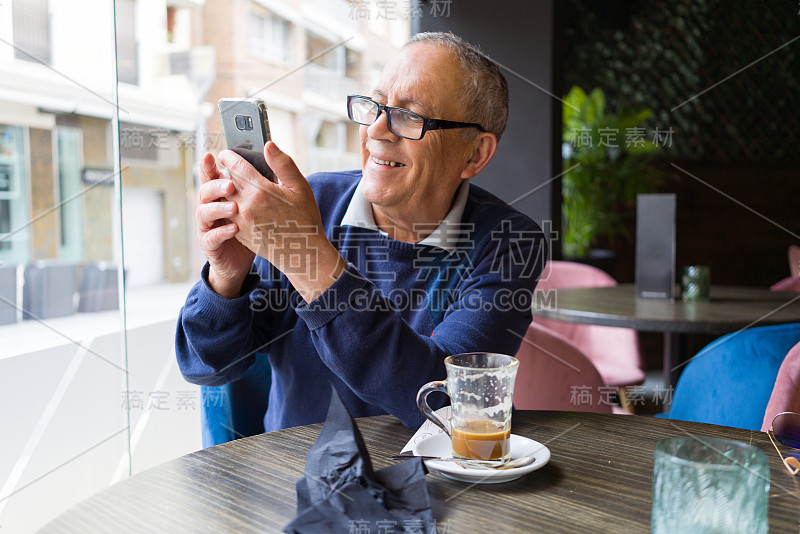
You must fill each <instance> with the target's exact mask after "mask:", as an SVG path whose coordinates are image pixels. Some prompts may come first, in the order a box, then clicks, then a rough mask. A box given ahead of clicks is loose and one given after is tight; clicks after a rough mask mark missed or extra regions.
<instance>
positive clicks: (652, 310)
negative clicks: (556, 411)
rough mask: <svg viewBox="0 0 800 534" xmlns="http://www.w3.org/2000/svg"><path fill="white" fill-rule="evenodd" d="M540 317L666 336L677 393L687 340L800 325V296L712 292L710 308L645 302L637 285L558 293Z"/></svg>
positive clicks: (667, 370) (667, 362) (538, 310)
mask: <svg viewBox="0 0 800 534" xmlns="http://www.w3.org/2000/svg"><path fill="white" fill-rule="evenodd" d="M533 314H534V315H535V316H537V317H543V318H546V319H554V320H556V321H565V322H568V323H580V324H595V325H600V326H617V327H622V328H633V329H634V330H639V331H642V332H663V333H664V334H665V335H664V362H663V368H664V384H665V385H667V386H672V387H674V386H675V384H676V383H677V380H678V376H679V375H680V371H681V369H682V365H681V364H683V363H685V362H686V361H687V359H688V356H689V355H687V354H686V335H687V334H720V335H722V334H727V333H729V332H735V331H737V330H741V329H744V328H750V327H753V326H766V325H772V324H783V323H794V322H800V295H798V294H795V293H784V292H777V291H770V290H768V289H762V288H751V287H725V286H712V287H711V299H710V300H709V301H708V302H683V301H682V300H680V299H675V300H661V299H642V298H637V297H636V288H635V286H634V284H620V285H618V286H614V287H591V288H576V289H559V290H557V293H556V299H555V307H554V308H548V307H545V306H535V307H534V310H533Z"/></svg>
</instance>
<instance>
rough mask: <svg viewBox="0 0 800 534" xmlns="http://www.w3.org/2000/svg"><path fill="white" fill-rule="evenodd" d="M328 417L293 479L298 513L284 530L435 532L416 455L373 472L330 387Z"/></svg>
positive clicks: (297, 533) (303, 533) (292, 533)
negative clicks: (300, 474) (302, 473)
mask: <svg viewBox="0 0 800 534" xmlns="http://www.w3.org/2000/svg"><path fill="white" fill-rule="evenodd" d="M331 389H332V390H333V391H332V393H331V403H330V407H329V408H328V416H327V418H326V419H325V424H324V425H323V427H322V430H321V431H320V433H319V437H318V438H317V441H316V442H315V443H314V445H313V446H312V447H311V450H310V451H309V453H308V456H307V457H306V467H305V476H304V477H303V478H299V479H297V483H296V488H297V517H295V518H294V519H293V520H292V521H291V522H289V523H288V524H287V525H286V526H284V527H283V531H284V532H287V533H289V534H317V533H320V534H321V533H329V532H330V533H346V532H359V533H362V532H363V533H366V532H370V533H373V532H375V533H377V532H405V533H408V534H411V533H414V534H417V533H419V534H436V525H435V521H434V518H433V511H432V510H431V502H430V497H429V495H428V487H427V486H426V485H425V473H426V472H427V471H426V470H425V465H424V464H423V463H422V460H420V459H418V458H417V459H413V460H407V461H405V462H402V463H399V464H396V465H393V466H391V467H387V468H385V469H381V470H380V471H374V470H373V468H372V462H371V461H370V458H369V453H368V452H367V448H366V446H365V445H364V439H363V438H362V437H361V432H359V430H358V426H357V425H356V423H355V421H354V420H353V418H352V417H351V415H350V413H349V412H348V411H347V408H345V406H344V404H343V403H342V400H341V398H339V395H338V394H337V393H336V390H335V389H333V388H331Z"/></svg>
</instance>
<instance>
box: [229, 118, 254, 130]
mask: <svg viewBox="0 0 800 534" xmlns="http://www.w3.org/2000/svg"><path fill="white" fill-rule="evenodd" d="M234 122H235V123H236V127H237V128H238V129H240V130H244V131H250V130H252V129H253V117H251V116H249V115H236V118H235V119H234Z"/></svg>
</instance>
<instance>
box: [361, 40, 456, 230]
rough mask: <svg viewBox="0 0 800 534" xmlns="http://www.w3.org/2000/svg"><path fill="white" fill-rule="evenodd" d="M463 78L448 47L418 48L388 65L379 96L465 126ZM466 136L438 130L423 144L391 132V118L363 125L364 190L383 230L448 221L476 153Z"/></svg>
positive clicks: (428, 134) (383, 100) (375, 93)
mask: <svg viewBox="0 0 800 534" xmlns="http://www.w3.org/2000/svg"><path fill="white" fill-rule="evenodd" d="M461 76H462V72H461V68H460V65H459V64H458V63H457V61H456V60H455V59H454V58H452V57H451V56H450V54H449V53H448V52H447V51H446V49H444V48H442V47H439V46H436V45H432V44H428V43H414V44H411V45H408V46H406V47H405V48H404V49H403V50H402V51H401V52H400V54H399V55H398V56H396V57H395V58H394V59H393V60H392V61H391V62H390V63H389V64H388V65H387V66H386V68H385V69H384V70H383V73H382V75H381V79H380V81H379V82H378V84H377V86H376V87H375V90H374V91H373V94H372V98H373V99H374V100H375V101H376V102H379V103H381V104H384V105H387V106H393V107H400V108H405V109H408V110H411V111H414V112H416V113H419V114H420V115H422V116H424V117H427V118H431V119H445V120H452V121H465V120H467V117H466V113H465V112H464V110H462V109H461V103H460V100H459V80H460V77H461ZM460 134H461V130H433V131H428V132H426V133H425V136H424V137H423V138H422V139H419V140H416V141H412V140H410V139H404V138H402V137H398V136H396V135H395V134H393V133H392V132H390V131H389V129H388V128H387V126H386V114H385V113H381V115H380V117H378V120H377V121H375V123H374V124H372V125H371V126H361V128H360V136H361V156H362V166H363V169H364V175H363V176H364V177H363V180H362V190H363V193H364V197H365V198H366V199H367V200H368V201H369V202H371V203H372V210H373V214H374V216H375V221H376V223H377V224H378V225H379V226H381V227H382V228H383V227H384V225H390V226H391V225H393V224H396V225H399V226H407V225H409V224H413V223H425V224H427V225H428V226H430V223H434V222H435V223H438V222H439V221H440V220H441V219H443V218H444V216H445V215H447V212H448V211H449V210H450V205H451V201H452V199H453V195H454V194H455V191H456V190H457V189H458V186H459V185H460V184H461V180H462V173H463V170H464V167H465V165H466V162H467V161H468V160H469V159H470V158H471V152H472V143H471V142H467V141H464V140H463V139H462V137H461V135H460ZM388 162H395V165H394V166H391V165H389V164H388ZM465 177H466V176H465ZM383 229H384V230H387V231H389V233H390V235H392V231H391V230H389V229H387V228H383ZM428 231H430V228H429V230H428Z"/></svg>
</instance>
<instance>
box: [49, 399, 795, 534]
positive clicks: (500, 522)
mask: <svg viewBox="0 0 800 534" xmlns="http://www.w3.org/2000/svg"><path fill="white" fill-rule="evenodd" d="M358 425H359V428H360V429H361V432H362V434H363V436H364V439H365V441H366V444H367V447H368V448H369V452H370V455H371V457H372V461H373V464H374V465H375V468H376V469H379V468H382V467H386V466H388V465H391V464H392V463H394V462H395V460H391V459H390V456H391V455H393V454H397V453H398V452H399V451H400V449H401V448H402V447H403V445H404V444H405V443H406V442H407V441H408V440H409V439H410V437H411V435H412V434H413V432H412V431H410V430H408V429H406V428H405V427H403V426H402V425H401V424H400V423H399V422H398V420H397V419H396V418H394V417H392V416H379V417H370V418H363V419H358ZM320 427H321V425H310V426H306V427H297V428H291V429H287V430H282V431H279V432H271V433H268V434H262V435H259V436H253V437H250V438H245V439H241V440H237V441H234V442H231V443H227V444H224V445H219V446H217V447H213V448H210V449H205V450H202V451H198V452H195V453H192V454H189V455H187V456H184V457H181V458H178V459H176V460H172V461H170V462H167V463H165V464H162V465H160V466H157V467H154V468H151V469H149V470H147V471H144V472H142V473H140V474H138V475H135V476H133V477H132V478H130V479H128V480H125V481H123V482H120V483H118V484H116V485H114V486H111V487H110V488H108V489H106V490H104V491H102V492H100V493H99V494H97V495H95V496H93V497H91V498H89V499H87V500H86V501H84V502H82V503H81V504H79V505H77V506H75V507H74V508H72V509H70V510H69V511H67V512H66V513H64V514H62V515H61V516H59V517H57V518H56V519H55V520H54V521H52V522H51V523H49V524H48V525H46V526H45V528H44V529H43V530H42V531H41V532H45V533H56V532H66V533H75V532H80V533H82V534H90V533H94V532H97V533H106V532H115V533H121V532H170V533H178V532H204V533H210V532H237V533H247V532H259V533H262V532H280V531H281V528H282V527H283V526H284V525H285V524H286V523H287V522H289V521H290V520H291V519H292V518H294V516H295V514H296V510H295V506H296V494H295V480H296V479H297V478H299V477H301V476H303V467H304V462H305V458H306V455H307V454H308V451H309V449H310V447H311V445H312V444H313V442H314V440H315V439H316V437H317V435H318V433H319V429H320ZM512 431H513V432H514V433H515V434H519V435H522V436H526V437H529V438H531V439H535V440H537V441H539V442H541V443H543V444H545V445H546V446H547V447H548V448H549V449H550V451H551V453H552V457H551V460H550V463H549V464H547V465H546V466H544V467H543V468H541V469H539V470H537V471H533V472H532V473H529V474H527V475H525V476H524V477H522V478H521V479H518V480H516V481H513V482H507V483H503V484H496V485H494V484H492V485H471V484H468V483H465V482H457V481H452V480H449V479H446V478H443V477H442V476H440V475H437V474H433V473H431V474H428V475H427V482H428V488H429V491H430V495H431V498H432V500H433V512H434V516H435V518H436V521H437V524H438V526H439V531H440V533H441V534H445V533H448V534H456V533H457V534H462V533H472V532H475V533H481V534H485V533H487V532H503V533H516V532H520V533H523V532H524V533H529V532H548V533H562V532H563V533H570V534H573V533H575V532H626V533H630V532H650V508H651V476H652V471H653V451H654V449H655V445H656V443H657V442H658V441H659V440H660V439H663V438H667V437H674V436H711V437H720V438H728V439H737V440H740V441H744V442H747V443H752V444H753V445H755V446H757V447H759V448H761V449H762V450H764V452H765V453H766V454H767V456H768V458H769V461H770V477H771V486H770V499H769V526H770V532H797V525H798V524H800V506H798V504H799V503H800V481H799V480H797V479H796V478H794V477H792V476H790V475H789V474H788V472H787V471H786V470H785V468H784V467H783V464H782V463H781V461H780V459H779V458H778V455H777V453H776V452H775V450H774V449H773V447H772V445H771V444H770V442H769V439H768V437H767V436H766V434H764V433H761V432H754V431H749V430H741V429H734V428H728V427H721V426H714V425H705V424H701V423H688V422H682V421H670V420H665V419H656V418H651V417H645V416H622V415H605V414H591V413H577V412H537V411H520V412H516V413H515V414H514V416H513V428H512ZM374 528H375V526H374V525H373V529H374ZM398 530H399V528H398ZM389 532H391V531H389Z"/></svg>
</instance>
